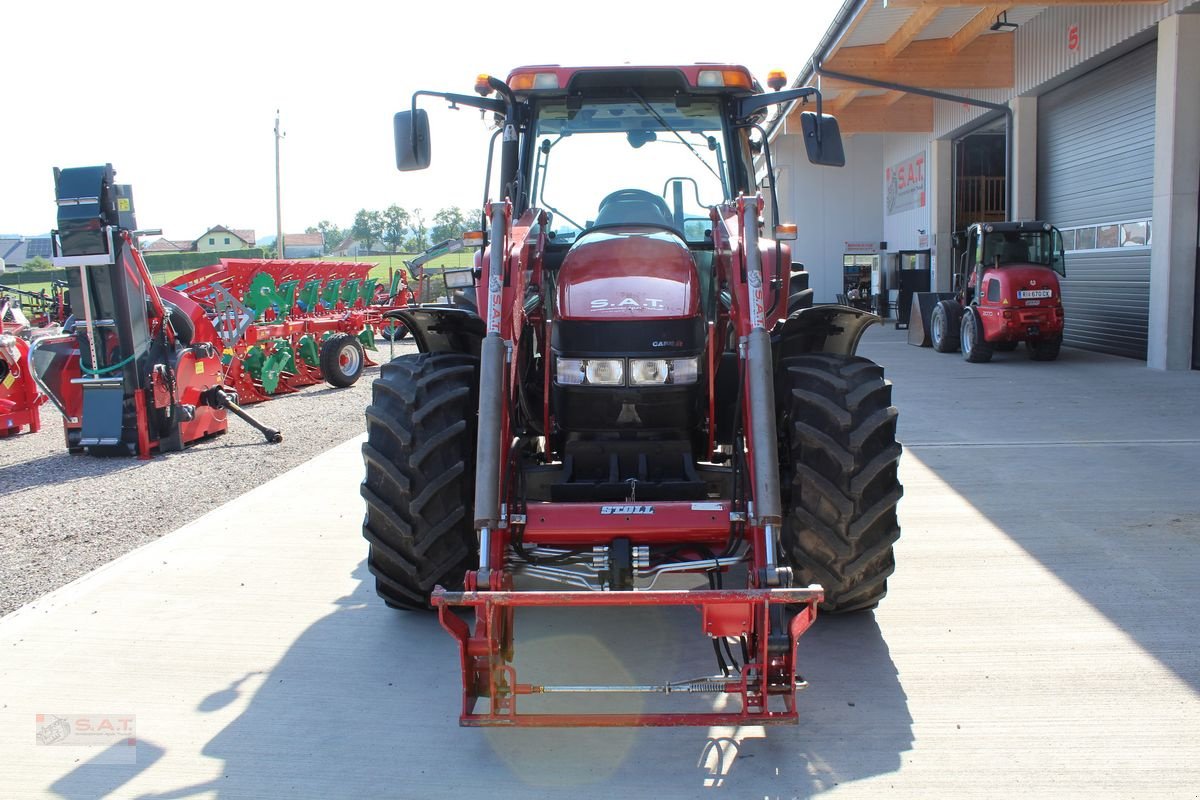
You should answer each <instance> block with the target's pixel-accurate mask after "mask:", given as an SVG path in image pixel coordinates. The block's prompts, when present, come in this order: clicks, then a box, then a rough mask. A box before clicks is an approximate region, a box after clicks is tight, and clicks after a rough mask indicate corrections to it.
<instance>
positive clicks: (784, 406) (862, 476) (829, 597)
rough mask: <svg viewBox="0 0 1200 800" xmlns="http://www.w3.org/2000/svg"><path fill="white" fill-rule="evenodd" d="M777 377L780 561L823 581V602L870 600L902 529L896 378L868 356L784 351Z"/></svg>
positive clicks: (856, 605) (849, 607)
mask: <svg viewBox="0 0 1200 800" xmlns="http://www.w3.org/2000/svg"><path fill="white" fill-rule="evenodd" d="M777 387H778V389H777V394H778V398H779V400H778V407H779V408H780V409H781V410H782V411H783V414H784V416H783V417H782V421H781V428H780V430H781V432H783V434H784V442H785V444H786V447H787V450H786V455H784V454H781V455H783V458H782V459H781V460H782V461H784V462H785V465H786V466H785V474H784V475H783V478H784V480H783V481H782V488H783V490H784V494H785V500H786V506H787V509H788V511H787V516H786V517H785V521H784V525H783V552H784V556H785V561H786V562H787V563H789V564H790V566H792V568H793V569H794V570H795V573H796V574H795V578H796V581H795V582H796V583H797V584H799V585H801V586H803V585H806V584H810V583H819V584H821V585H822V586H823V587H824V588H825V601H824V603H822V604H821V608H822V609H823V610H825V611H834V612H840V611H857V610H859V609H864V608H871V607H873V606H875V605H876V604H877V603H878V602H879V601H880V599H881V598H882V597H883V596H884V595H885V594H886V593H887V578H888V575H890V574H891V573H892V571H893V570H894V569H895V559H894V557H893V555H892V545H893V544H894V543H895V542H896V540H897V539H898V538H899V537H900V525H899V522H898V521H897V518H896V504H897V503H898V502H899V500H900V496H901V494H903V490H902V488H901V486H900V480H899V476H898V474H897V470H898V467H899V462H900V445H899V444H898V443H897V442H896V418H897V412H896V409H895V407H894V406H893V405H892V384H891V383H890V382H889V381H886V380H884V377H883V368H882V367H880V366H879V365H878V364H876V363H874V362H873V361H870V360H868V359H866V358H861V357H858V356H838V355H830V354H811V355H803V356H795V357H793V358H788V359H784V360H783V361H782V362H781V363H780V366H779V373H778V382H777Z"/></svg>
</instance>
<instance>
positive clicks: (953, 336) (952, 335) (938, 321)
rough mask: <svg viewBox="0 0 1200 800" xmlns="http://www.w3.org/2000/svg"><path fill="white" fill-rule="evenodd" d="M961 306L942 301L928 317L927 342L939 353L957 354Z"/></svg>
mask: <svg viewBox="0 0 1200 800" xmlns="http://www.w3.org/2000/svg"><path fill="white" fill-rule="evenodd" d="M961 315H962V306H960V305H959V304H958V303H956V302H954V301H953V300H942V301H941V302H939V303H938V304H937V305H936V306H934V307H933V313H932V314H930V315H929V340H930V341H931V342H933V349H934V350H936V351H938V352H939V353H955V352H958V326H959V322H958V318H959V317H960V316H961Z"/></svg>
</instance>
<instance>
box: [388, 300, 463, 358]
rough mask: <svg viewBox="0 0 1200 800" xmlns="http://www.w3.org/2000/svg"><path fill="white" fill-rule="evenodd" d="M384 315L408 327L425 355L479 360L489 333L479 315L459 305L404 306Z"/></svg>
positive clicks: (418, 347)
mask: <svg viewBox="0 0 1200 800" xmlns="http://www.w3.org/2000/svg"><path fill="white" fill-rule="evenodd" d="M383 316H384V319H398V320H400V321H401V322H403V323H404V324H405V325H407V326H408V329H409V330H410V331H412V335H413V340H414V341H415V342H416V345H417V349H418V350H420V351H421V352H422V353H465V354H467V355H472V356H475V357H478V356H479V347H480V343H481V342H482V341H483V336H484V333H485V332H486V328H485V327H484V324H483V320H482V319H481V318H480V316H479V315H478V314H476V313H475V312H474V311H473V310H471V309H467V308H461V307H458V306H443V305H436V306H435V305H421V306H405V307H404V308H395V309H392V310H391V311H387V312H384V315H383Z"/></svg>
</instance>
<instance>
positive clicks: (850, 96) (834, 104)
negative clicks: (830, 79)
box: [821, 89, 865, 114]
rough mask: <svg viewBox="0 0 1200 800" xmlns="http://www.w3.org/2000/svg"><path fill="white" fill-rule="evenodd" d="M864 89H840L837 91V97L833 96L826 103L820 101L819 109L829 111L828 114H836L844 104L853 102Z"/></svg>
mask: <svg viewBox="0 0 1200 800" xmlns="http://www.w3.org/2000/svg"><path fill="white" fill-rule="evenodd" d="M864 91H865V90H864V89H842V90H841V91H840V92H838V96H837V97H835V98H833V99H832V100H830V101H829V102H828V103H822V109H821V110H822V111H826V110H827V113H830V114H837V113H839V112H840V111H842V109H844V108H845V107H846V106H848V105H850V104H851V103H853V102H854V101H855V100H856V99H857V98H858V97H860V96H861V95H862V93H863V92H864Z"/></svg>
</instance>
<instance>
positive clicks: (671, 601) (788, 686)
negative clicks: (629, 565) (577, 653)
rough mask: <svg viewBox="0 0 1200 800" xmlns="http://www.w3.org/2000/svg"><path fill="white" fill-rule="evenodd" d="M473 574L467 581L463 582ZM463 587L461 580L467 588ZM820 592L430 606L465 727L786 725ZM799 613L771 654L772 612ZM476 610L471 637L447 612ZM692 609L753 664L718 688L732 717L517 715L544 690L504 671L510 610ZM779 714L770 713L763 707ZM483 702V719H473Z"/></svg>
mask: <svg viewBox="0 0 1200 800" xmlns="http://www.w3.org/2000/svg"><path fill="white" fill-rule="evenodd" d="M471 576H472V574H469V575H468V578H470V577H471ZM471 582H472V581H471V580H468V586H469V587H470V584H471ZM823 599H824V592H823V591H822V590H821V588H820V587H816V586H810V587H807V588H786V589H782V588H781V589H724V590H721V589H717V590H661V591H658V590H656V591H643V592H637V591H621V592H578V591H568V592H557V591H556V592H546V591H512V590H511V587H510V589H509V590H506V591H475V590H472V589H470V588H469V589H468V591H463V592H447V591H446V590H445V589H443V588H442V587H440V586H439V587H437V588H436V589H434V592H433V597H432V602H433V606H434V607H435V608H436V609H437V610H438V621H439V622H441V624H442V627H443V628H445V629H446V630H447V631H448V632H449V633H450V635H451V636H453V637H454V639H455V640H456V641H457V643H458V651H459V661H460V665H461V667H462V674H463V697H462V713H461V715H460V716H459V722H460V723H461V724H462V725H467V726H517V727H521V726H528V727H541V726H549V727H578V726H597V727H611V726H630V725H639V726H650V727H654V726H665V725H779V724H794V723H795V722H797V720H798V714H797V710H796V690H797V688H799V687H798V684H797V681H796V659H795V656H796V640H797V639H798V638H799V637H800V635H801V634H803V633H804V631H806V630H808V628H809V627H810V626H811V625H812V624H813V622H814V621H815V620H816V615H817V604H818V603H819V602H821V600H823ZM789 605H791V606H795V605H802V606H803V607H802V609H801V610H800V611H799V612H798V613H796V614H795V616H793V617H792V618H791V620H790V621H789V622H788V630H787V631H786V632H785V633H783V635H785V636H786V637H787V642H788V643H787V645H786V647H784V648H780V649H778V650H777V651H776V652H772V650H771V648H770V645H769V641H768V638H769V637H768V635H767V633H768V632H769V631H770V629H771V609H772V606H775V607H786V606H789ZM461 606H466V607H471V608H474V609H475V626H474V630H472V628H471V627H470V626H469V625H468V624H467V623H466V622H464V621H463V620H462V618H461V617H459V616H458V615H457V614H455V613H454V608H455V607H461ZM639 606H694V607H698V608H700V610H701V612H702V627H703V628H704V632H705V634H707V635H710V636H734V635H739V634H746V635H747V636H748V637H749V639H750V644H751V652H752V653H753V655H754V660H753V661H752V662H751V663H749V664H746V665H743V666H742V670H741V674H740V675H739V676H737V677H736V678H730V679H727V680H726V681H724V682H725V683H726V686H725V688H727V689H729V691H728V692H726V693H727V694H729V695H732V696H734V697H736V698H737V699H738V701H739V702H740V710H738V711H736V712H728V711H722V712H678V713H646V714H619V713H618V714H562V713H560V714H548V713H534V714H522V713H519V712H518V709H517V698H518V697H520V696H523V695H524V696H528V695H535V694H541V693H543V687H540V686H537V685H533V684H523V683H519V682H518V681H517V677H516V669H515V668H514V667H513V665H512V660H513V659H512V651H513V628H514V615H513V611H514V609H516V608H532V607H543V608H544V607H570V608H581V607H582V608H594V607H639ZM772 699H775V701H776V703H775V704H776V705H782V709H779V708H772V707H771V705H772V703H771V701H772ZM481 701H484V703H485V705H486V710H485V711H483V712H480V711H477V710H476V709H477V707H478V706H479V705H480V702H481Z"/></svg>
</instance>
